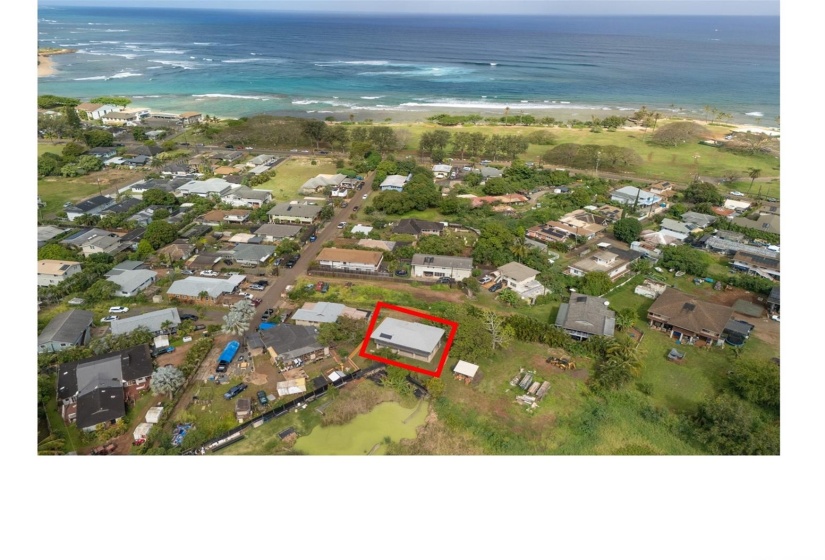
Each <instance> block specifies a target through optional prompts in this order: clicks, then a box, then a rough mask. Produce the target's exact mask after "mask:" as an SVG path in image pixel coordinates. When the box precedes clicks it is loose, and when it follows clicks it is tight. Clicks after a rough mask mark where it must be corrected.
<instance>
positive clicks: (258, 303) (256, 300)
mask: <svg viewBox="0 0 825 560" xmlns="http://www.w3.org/2000/svg"><path fill="white" fill-rule="evenodd" d="M251 301H252V305H254V306H255V307H258V306H259V305H261V302H262V301H263V300H262V299H259V298H252V300H251Z"/></svg>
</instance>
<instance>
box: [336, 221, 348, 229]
mask: <svg viewBox="0 0 825 560" xmlns="http://www.w3.org/2000/svg"><path fill="white" fill-rule="evenodd" d="M346 225H347V222H341V223H339V224H338V229H344V228H345V227H346Z"/></svg>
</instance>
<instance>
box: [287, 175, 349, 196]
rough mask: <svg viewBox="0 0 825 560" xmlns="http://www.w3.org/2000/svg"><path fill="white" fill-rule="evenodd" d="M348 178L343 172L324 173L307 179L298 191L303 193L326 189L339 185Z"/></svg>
mask: <svg viewBox="0 0 825 560" xmlns="http://www.w3.org/2000/svg"><path fill="white" fill-rule="evenodd" d="M346 178H347V176H346V175H344V174H342V173H336V174H334V175H330V174H324V173H322V174H320V175H316V176H315V177H313V178H312V179H309V180H307V181H306V182H305V183H304V184H303V185H301V188H300V189H298V192H299V193H301V194H312V193H316V192H318V191H321V190H324V189H325V188H326V187H338V186H339V185H340V184H341V183H342V182H343V181H344V180H345V179H346Z"/></svg>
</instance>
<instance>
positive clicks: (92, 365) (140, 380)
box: [57, 344, 154, 432]
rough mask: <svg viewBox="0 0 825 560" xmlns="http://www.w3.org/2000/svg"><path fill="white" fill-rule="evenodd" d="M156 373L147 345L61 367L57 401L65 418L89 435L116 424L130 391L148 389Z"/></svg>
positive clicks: (123, 414)
mask: <svg viewBox="0 0 825 560" xmlns="http://www.w3.org/2000/svg"><path fill="white" fill-rule="evenodd" d="M153 370H154V367H153V365H152V356H151V355H150V353H149V345H147V344H142V345H140V346H135V347H132V348H128V349H126V350H121V351H119V352H111V353H109V354H103V355H101V356H95V357H93V358H87V359H85V360H80V361H78V362H68V363H62V364H60V365H59V366H58V370H57V371H58V374H57V399H58V402H59V403H60V412H61V415H62V416H63V419H64V420H65V421H66V422H76V423H77V427H78V428H80V429H81V430H83V431H87V432H88V431H95V430H96V429H98V428H99V427H102V428H105V427H108V426H110V425H112V424H115V423H116V422H118V421H119V420H120V419H121V418H123V416H125V414H126V402H125V401H126V394H127V391H128V392H130V393H135V392H138V391H141V390H144V389H146V388H148V386H149V380H150V379H151V377H152V373H153Z"/></svg>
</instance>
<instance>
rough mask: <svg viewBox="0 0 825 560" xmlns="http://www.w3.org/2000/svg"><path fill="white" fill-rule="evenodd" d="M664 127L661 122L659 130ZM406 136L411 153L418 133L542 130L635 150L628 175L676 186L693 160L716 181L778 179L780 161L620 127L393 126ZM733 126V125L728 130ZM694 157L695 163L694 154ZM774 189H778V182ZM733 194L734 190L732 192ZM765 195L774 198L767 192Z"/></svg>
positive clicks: (540, 149) (529, 156)
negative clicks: (661, 141) (658, 142)
mask: <svg viewBox="0 0 825 560" xmlns="http://www.w3.org/2000/svg"><path fill="white" fill-rule="evenodd" d="M663 124H666V122H665V121H660V122H659V126H662V125H663ZM392 126H393V127H397V128H399V129H401V130H404V131H406V133H408V136H409V138H408V140H407V143H406V146H405V150H406V151H409V152H410V153H414V152H415V150H416V149H417V147H418V143H419V141H420V138H421V134H422V133H424V132H426V131H431V130H448V131H450V132H453V133H454V132H458V131H463V132H481V133H483V134H485V135H488V136H489V135H492V134H502V135H504V134H517V135H527V134H529V133H531V132H534V131H536V130H546V131H548V132H551V133H552V134H553V135H554V136H555V137H556V145H558V144H565V143H575V144H598V145H607V144H612V145H615V146H620V147H626V148H630V149H632V150H634V151H635V152H636V153H637V154H639V156H641V157H642V159H643V160H644V163H643V164H642V165H641V166H639V167H638V168H637V169H635V170H634V171H633V173H632V174H633V175H637V176H643V177H649V178H650V179H651V180H670V181H675V182H681V183H685V182H689V181H690V179H691V178H692V177H693V176H694V175H695V174H696V172H697V165H696V162H697V161H698V173H699V175H700V176H703V175H706V176H711V177H721V176H723V175H724V174H725V173H726V172H729V171H736V172H739V173H741V174H742V177H743V178H746V177H747V169H748V168H750V167H754V168H758V169H761V170H762V175H761V176H762V177H777V178H778V177H779V169H778V168H779V160H778V159H777V158H775V157H773V156H765V155H754V156H745V155H738V154H734V153H731V152H726V151H724V150H720V149H719V148H716V147H713V146H707V145H705V144H699V143H696V144H688V145H684V146H679V147H677V148H665V147H661V146H655V145H652V144H648V143H647V142H646V140H647V138H649V137H650V136H651V135H652V131H651V130H648V132H647V133H645V132H644V131H642V130H630V129H619V130H617V131H615V132H608V131H606V130H605V131H604V132H600V133H594V132H590V130H589V129H586V128H576V129H573V128H562V127H552V128H543V127H537V126H531V127H520V126H465V127H441V126H438V125H434V124H428V123H403V124H394V125H392ZM731 128H735V127H731ZM710 130H712V131H713V132H714V134H716V135H717V136H719V137H720V138H721V137H722V136H724V135H725V134H726V133H728V132H729V130H730V129H729V128H727V127H718V128H717V127H711V128H710ZM552 148H553V146H539V145H536V144H530V147H529V148H528V150H527V153H526V154H524V155H523V156H522V158H523V159H524V160H527V161H538V159H539V157H540V156H541V155H542V154H543V153H545V152H547V151H548V150H550V149H552ZM695 155H698V156H699V158H698V160H695V159H694V156H695ZM772 185H775V186H776V188H777V191H778V183H775V184H772ZM731 190H733V189H731ZM763 195H765V196H775V195H771V194H767V193H766V192H764V191H763Z"/></svg>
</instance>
